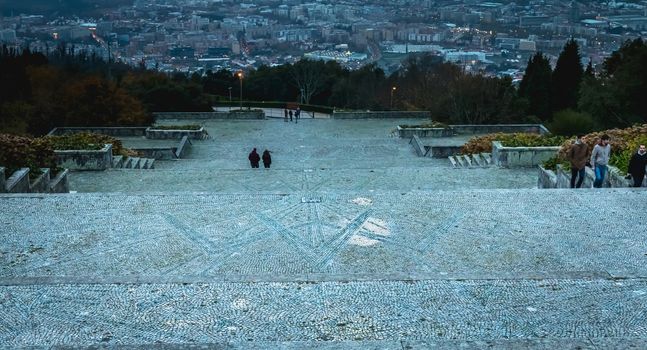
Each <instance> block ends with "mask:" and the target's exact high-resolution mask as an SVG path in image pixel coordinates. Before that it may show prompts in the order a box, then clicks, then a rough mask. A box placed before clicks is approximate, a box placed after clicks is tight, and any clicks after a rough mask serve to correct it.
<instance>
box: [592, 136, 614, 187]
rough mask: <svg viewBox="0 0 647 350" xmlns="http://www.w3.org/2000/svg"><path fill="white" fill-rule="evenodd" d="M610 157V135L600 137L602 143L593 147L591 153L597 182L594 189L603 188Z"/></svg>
mask: <svg viewBox="0 0 647 350" xmlns="http://www.w3.org/2000/svg"><path fill="white" fill-rule="evenodd" d="M610 156H611V145H609V135H607V134H604V135H602V137H600V142H598V144H597V145H595V147H593V152H591V166H592V167H593V170H594V171H595V181H594V182H593V187H596V188H600V187H602V184H603V183H604V178H605V176H606V175H607V169H608V165H609V157H610Z"/></svg>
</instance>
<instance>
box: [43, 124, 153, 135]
mask: <svg viewBox="0 0 647 350" xmlns="http://www.w3.org/2000/svg"><path fill="white" fill-rule="evenodd" d="M146 128H147V127H145V126H144V127H127V126H117V127H57V128H54V129H52V130H51V131H50V132H49V133H48V134H47V135H48V136H60V135H69V134H78V133H81V132H90V133H94V134H102V135H109V136H144V135H145V134H146Z"/></svg>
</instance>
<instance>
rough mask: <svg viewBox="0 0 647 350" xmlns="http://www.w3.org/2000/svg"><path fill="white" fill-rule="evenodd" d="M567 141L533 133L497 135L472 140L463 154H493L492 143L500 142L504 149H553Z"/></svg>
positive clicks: (465, 146) (465, 147)
mask: <svg viewBox="0 0 647 350" xmlns="http://www.w3.org/2000/svg"><path fill="white" fill-rule="evenodd" d="M564 140H566V138H565V137H563V136H549V135H540V134H531V133H513V134H507V133H495V134H487V135H483V136H477V137H473V138H471V139H470V140H469V141H467V143H465V145H463V148H462V149H461V153H462V154H477V153H491V152H492V142H493V141H498V142H500V143H501V146H503V147H553V146H560V145H562V144H563V143H564Z"/></svg>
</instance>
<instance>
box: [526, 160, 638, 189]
mask: <svg viewBox="0 0 647 350" xmlns="http://www.w3.org/2000/svg"><path fill="white" fill-rule="evenodd" d="M594 181H595V173H594V172H593V169H591V168H589V167H586V169H585V177H584V181H583V182H582V188H592V187H593V182H594ZM632 184H633V181H631V180H627V179H625V178H624V176H623V175H622V173H621V172H620V170H619V169H618V168H616V167H614V166H611V165H610V166H609V172H608V173H607V176H606V177H605V179H604V183H603V184H602V187H613V188H621V187H631V185H632ZM646 185H647V179H645V180H644V181H643V186H646ZM537 187H538V188H570V187H571V173H570V171H566V170H564V169H563V168H562V167H561V166H560V165H558V166H557V169H556V170H555V171H552V170H548V169H545V168H544V167H542V166H539V176H538V179H537Z"/></svg>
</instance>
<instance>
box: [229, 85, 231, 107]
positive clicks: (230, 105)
mask: <svg viewBox="0 0 647 350" xmlns="http://www.w3.org/2000/svg"><path fill="white" fill-rule="evenodd" d="M229 110H230V111H231V86H230V87H229Z"/></svg>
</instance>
